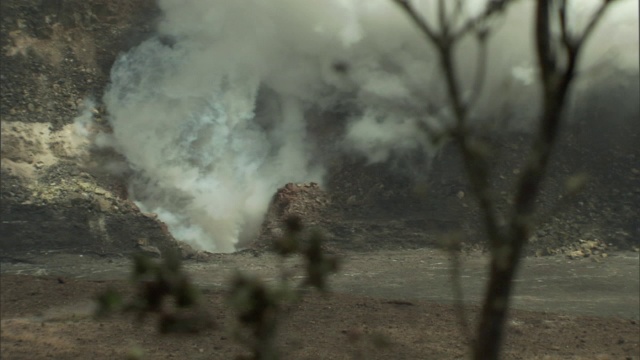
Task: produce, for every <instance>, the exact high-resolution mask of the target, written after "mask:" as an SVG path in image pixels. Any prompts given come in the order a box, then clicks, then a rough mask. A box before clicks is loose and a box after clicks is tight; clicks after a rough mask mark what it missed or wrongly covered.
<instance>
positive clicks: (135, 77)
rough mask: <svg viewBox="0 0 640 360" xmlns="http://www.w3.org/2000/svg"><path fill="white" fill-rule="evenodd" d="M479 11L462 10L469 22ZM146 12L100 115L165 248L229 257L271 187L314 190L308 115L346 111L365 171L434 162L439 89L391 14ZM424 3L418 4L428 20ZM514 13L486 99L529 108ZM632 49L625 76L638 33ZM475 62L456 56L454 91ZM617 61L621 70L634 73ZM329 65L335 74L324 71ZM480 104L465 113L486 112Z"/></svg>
mask: <svg viewBox="0 0 640 360" xmlns="http://www.w3.org/2000/svg"><path fill="white" fill-rule="evenodd" d="M485 2H486V1H483V0H478V1H469V4H471V6H469V7H468V10H469V13H473V12H474V11H477V10H478V9H480V8H481V7H482V6H483V4H484V3H485ZM159 3H160V7H161V8H162V10H163V12H164V18H163V20H162V21H161V23H160V25H159V28H158V36H157V37H155V38H152V39H150V40H147V41H145V42H144V43H142V44H140V45H139V46H137V47H136V48H134V49H132V50H130V51H129V52H128V53H126V54H124V55H122V56H121V57H120V58H119V60H118V61H117V62H116V64H115V65H114V67H113V69H112V84H111V86H110V88H109V89H108V91H107V93H106V95H105V97H104V102H105V105H106V106H107V109H108V112H109V114H110V123H111V125H112V127H113V141H114V143H115V148H116V149H117V150H118V151H119V152H120V153H121V154H123V155H124V156H125V157H126V158H127V160H128V162H129V164H130V166H131V168H132V170H133V171H134V173H135V176H134V177H133V179H132V184H131V188H132V196H133V197H134V198H135V199H136V200H137V201H138V202H139V203H140V204H141V206H142V207H143V208H144V209H145V210H147V211H151V212H155V213H157V214H158V216H159V217H160V219H161V220H162V221H164V222H166V223H167V225H168V226H169V228H170V230H171V231H172V233H173V234H174V236H175V237H176V238H178V239H180V240H183V241H186V242H188V243H190V244H192V245H194V246H196V247H198V248H200V249H205V250H209V251H215V252H230V251H234V250H235V249H236V248H237V247H238V244H242V243H243V242H245V241H248V240H250V239H251V238H252V237H254V236H255V234H256V231H257V230H258V228H259V226H260V223H261V221H262V218H263V215H264V213H265V211H266V209H267V206H268V203H269V200H270V198H271V196H272V194H273V192H274V191H275V189H277V187H279V186H281V185H283V184H284V183H287V182H299V181H317V182H321V181H322V177H323V170H322V168H321V167H320V166H318V165H317V164H315V162H311V160H312V159H313V154H314V148H313V146H312V145H311V143H310V142H309V141H308V137H307V131H306V129H307V125H308V120H307V117H308V116H307V114H308V112H309V111H311V110H313V111H318V110H322V109H331V108H332V107H334V106H337V105H338V104H344V103H348V104H349V106H350V107H351V109H352V113H351V114H352V115H351V116H350V117H349V118H348V119H345V121H348V125H347V127H346V133H345V137H344V139H343V141H342V143H343V144H344V147H345V149H351V150H353V151H357V152H360V153H363V154H365V155H367V156H369V158H370V160H371V161H385V160H386V159H388V158H389V154H390V152H391V151H396V150H399V151H402V150H415V149H426V150H428V151H433V149H432V148H431V147H430V144H429V143H428V141H427V139H425V138H424V136H423V135H421V134H420V131H419V124H420V122H421V121H425V117H424V114H425V111H427V110H428V111H429V113H430V114H431V115H432V116H431V118H429V121H431V122H434V121H435V123H438V122H439V121H441V120H442V119H444V118H446V111H445V110H446V109H445V108H444V107H443V106H442V103H443V102H442V99H443V95H442V94H443V91H442V87H441V83H440V82H441V80H440V76H439V73H438V70H437V66H436V62H435V58H434V56H433V54H432V51H431V49H430V48H429V46H428V45H427V44H426V42H425V40H424V38H423V37H422V36H421V34H420V33H419V32H418V31H417V30H416V29H415V28H414V26H413V25H412V24H411V22H410V21H408V19H407V18H406V16H405V15H404V14H403V13H402V12H401V11H400V10H399V9H398V8H397V7H396V6H395V5H394V4H393V2H392V1H389V0H367V1H357V0H325V1H317V2H314V1H299V0H273V1H268V2H267V1H260V0H244V1H237V0H160V1H159ZM431 3H433V1H423V2H422V3H421V4H419V5H420V6H421V8H423V9H425V11H426V12H427V13H428V12H429V6H430V4H431ZM522 3H523V4H522V5H518V6H517V7H515V8H514V9H513V11H512V12H511V15H509V17H507V18H506V19H505V20H503V24H502V26H501V30H500V32H498V34H497V35H496V37H495V39H494V40H493V41H492V43H491V49H490V50H491V53H492V55H491V57H490V59H489V63H488V64H489V66H488V70H489V75H490V76H489V78H488V81H487V84H486V85H487V86H486V89H485V90H486V93H487V94H488V97H487V99H489V98H492V97H495V95H496V93H504V92H505V86H506V85H505V84H506V83H509V84H511V85H510V86H512V89H511V90H509V93H519V94H520V96H521V98H520V99H519V100H520V101H522V102H525V103H530V102H532V100H531V99H530V98H529V96H533V95H532V94H534V93H535V90H531V88H532V87H535V85H531V81H530V80H527V79H531V78H532V77H535V75H532V73H531V71H532V70H530V68H531V67H532V66H533V65H534V63H535V62H534V59H533V57H532V56H531V41H530V35H531V34H530V28H531V26H530V20H529V18H530V17H531V4H530V3H529V2H527V1H523V2H522ZM629 3H631V7H635V8H636V10H634V12H633V13H634V14H636V17H635V18H633V17H631V18H630V19H631V20H629V18H626V20H625V24H629V23H633V22H634V21H635V24H636V26H637V2H635V1H629V2H627V3H626V4H627V5H628V4H629ZM628 8H629V6H627V10H626V11H624V12H623V13H624V14H628V11H629V9H628ZM624 14H623V15H624ZM632 25H633V24H632ZM610 30H612V31H614V33H616V34H620V31H623V30H620V29H619V28H617V30H616V29H614V28H612V29H610ZM616 31H617V32H616ZM625 31H628V30H625ZM624 36H626V37H625V39H626V38H628V37H629V36H633V35H629V34H627V33H625V35H624ZM635 46H636V50H635V52H634V53H635V54H636V55H635V56H636V58H635V59H636V60H635V66H636V67H637V34H636V43H635ZM474 51H475V49H474V47H473V46H472V44H469V45H468V46H465V47H463V49H462V50H461V57H460V59H462V60H461V61H460V62H459V66H460V67H461V68H464V69H466V70H465V72H464V75H465V77H464V79H463V80H464V81H467V80H468V79H470V77H471V75H472V74H473V69H474V67H475V61H476V60H475V57H474V55H473V54H474ZM592 52H594V53H597V54H603V53H604V52H603V51H601V49H600V48H598V49H593V50H592ZM597 54H596V55H597ZM629 57H630V55H629V54H627V53H625V54H624V59H625V60H624V61H620V64H623V65H624V64H627V65H628V64H633V61H630V60H629ZM631 57H632V56H631ZM631 60H633V59H631ZM337 63H340V64H347V72H346V73H344V74H343V73H341V72H339V71H335V64H337ZM627 65H624V66H627ZM621 66H622V65H621ZM504 69H514V70H513V72H514V76H511V72H510V71H504ZM523 79H524V80H523ZM514 88H515V90H514ZM500 97H503V98H504V97H505V94H502V95H500ZM487 99H485V100H487ZM516 100H517V99H516ZM259 101H262V102H263V106H262V107H263V108H262V109H258V108H257V104H258V102H259ZM488 103H489V104H490V105H487V106H485V108H481V109H479V110H478V111H479V113H478V114H481V113H482V112H484V113H485V114H488V113H490V112H491V111H492V107H495V104H492V103H491V102H490V101H489V102H488ZM437 104H440V106H441V107H440V108H438V106H437ZM530 115H531V112H528V113H526V114H523V115H522V117H523V118H527V117H528V116H530ZM434 119H435V120H434ZM436 125H437V124H436ZM429 149H431V150H429ZM312 163H313V164H314V165H313V166H312V165H311V164H312Z"/></svg>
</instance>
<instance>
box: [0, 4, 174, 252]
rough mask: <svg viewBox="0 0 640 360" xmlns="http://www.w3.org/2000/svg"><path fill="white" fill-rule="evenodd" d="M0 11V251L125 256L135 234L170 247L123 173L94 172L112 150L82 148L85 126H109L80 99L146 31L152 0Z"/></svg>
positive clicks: (92, 92)
mask: <svg viewBox="0 0 640 360" xmlns="http://www.w3.org/2000/svg"><path fill="white" fill-rule="evenodd" d="M0 9H1V11H0V13H2V20H1V22H0V30H1V32H2V37H0V45H1V47H2V52H0V63H1V64H2V67H3V69H2V74H1V77H2V78H1V79H0V87H1V95H0V115H1V116H2V132H1V136H2V147H1V156H2V166H1V170H0V176H1V183H0V196H1V205H0V209H1V212H2V222H1V229H0V233H1V234H2V236H0V252H1V253H2V254H4V255H7V254H11V253H14V252H21V253H22V252H25V251H32V252H39V251H69V252H92V253H98V254H126V253H128V252H132V251H138V250H139V246H138V245H137V244H139V243H140V241H143V242H144V243H145V246H148V247H149V248H156V249H158V251H165V250H167V249H170V248H176V247H177V244H176V242H175V240H174V239H173V237H172V236H171V234H170V233H169V232H168V231H167V228H166V226H164V225H163V224H161V223H160V222H158V221H157V220H156V219H154V218H152V217H149V216H145V214H142V213H141V212H140V210H139V209H138V207H137V206H136V205H135V204H134V203H133V202H132V201H131V200H130V199H128V197H127V186H126V176H123V173H122V172H121V173H120V174H117V175H116V174H115V173H106V172H104V171H103V172H100V171H96V170H97V168H98V166H97V165H98V163H99V162H100V163H103V160H105V158H108V159H109V160H108V161H109V162H111V163H117V162H118V160H119V159H118V156H117V155H115V154H108V153H104V152H103V153H98V152H96V151H94V149H92V148H91V147H90V146H89V136H91V134H92V133H95V132H96V131H97V130H101V131H104V130H108V126H107V125H106V121H105V118H104V116H105V114H104V112H103V110H102V108H101V106H100V105H99V103H98V104H95V105H93V104H92V102H91V101H90V100H89V99H91V98H93V99H95V100H97V99H99V98H100V97H101V95H102V91H103V89H104V88H105V86H106V85H107V81H108V79H109V70H110V68H111V65H112V63H113V61H114V59H115V58H116V56H117V55H118V53H119V52H121V51H124V50H126V49H128V48H129V47H131V46H133V45H135V43H136V42H137V41H139V40H141V39H142V38H144V36H145V34H149V32H150V31H151V29H152V27H153V22H154V14H155V15H157V13H158V11H157V8H156V6H155V3H154V2H153V1H147V0H138V1H75V0H65V1H35V0H32V1H3V2H2V3H0ZM134 34H135V35H134ZM83 112H84V113H89V114H91V117H93V120H94V121H93V122H92V124H88V123H86V122H82V121H81V120H82V119H81V118H79V117H80V116H81V115H82V113H83ZM79 120H80V121H79Z"/></svg>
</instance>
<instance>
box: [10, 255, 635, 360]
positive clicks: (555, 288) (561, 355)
mask: <svg viewBox="0 0 640 360" xmlns="http://www.w3.org/2000/svg"><path fill="white" fill-rule="evenodd" d="M626 254H629V253H626ZM623 255H624V254H622V255H620V256H615V255H612V257H611V258H609V259H607V261H606V262H595V261H592V260H588V259H585V260H583V261H578V262H576V261H572V260H567V259H566V258H565V257H556V258H554V260H553V261H551V260H550V259H552V257H544V258H540V259H528V260H527V261H526V262H525V264H524V268H525V269H526V271H527V273H532V274H531V278H529V277H526V276H522V277H521V279H522V281H521V282H522V283H535V281H534V280H531V279H532V278H537V279H538V280H539V282H540V283H542V284H547V287H545V286H542V285H540V283H539V284H538V285H536V286H537V287H536V289H534V290H535V291H534V292H538V293H539V294H538V295H539V296H541V297H545V296H546V297H547V298H548V299H547V300H548V302H549V303H558V301H557V300H558V299H565V298H566V299H567V303H566V304H562V303H560V305H556V307H559V308H553V307H552V308H551V310H552V311H525V310H514V311H512V313H511V317H510V318H509V320H508V329H507V334H508V335H507V340H506V344H505V347H504V357H503V358H505V359H640V344H639V340H640V337H639V336H638V335H640V325H639V323H638V316H637V314H634V311H635V308H634V303H635V304H636V305H635V306H637V302H638V299H637V297H638V294H637V292H638V291H637V289H636V288H637V285H638V284H637V281H636V279H635V277H634V275H633V269H634V268H635V269H637V255H636V254H631V255H630V256H626V255H624V256H623ZM418 256H420V257H421V258H422V259H424V260H425V261H423V262H422V264H423V265H420V264H421V263H420V262H419V261H417V257H418ZM625 256H626V257H625ZM343 257H345V258H347V260H345V261H347V263H345V264H344V266H343V270H342V271H341V272H340V273H339V274H337V275H335V280H334V281H333V282H332V283H331V288H332V289H333V290H334V291H332V292H331V293H330V294H329V295H328V296H322V295H318V294H311V295H309V296H307V297H306V298H305V299H304V300H303V302H302V303H301V304H299V305H293V306H290V307H288V308H286V310H285V314H286V315H285V316H284V319H283V320H282V324H281V328H280V331H279V333H278V343H279V347H280V350H281V352H282V355H283V358H285V359H460V358H465V357H466V355H467V353H466V349H467V348H466V347H465V345H464V339H463V338H462V336H461V335H460V331H459V325H458V321H457V320H456V313H455V311H454V309H453V307H452V306H451V305H450V304H448V303H447V302H446V301H444V300H445V299H446V297H447V296H449V298H451V296H450V295H448V293H449V291H448V290H447V289H446V286H447V284H446V280H447V278H446V274H440V273H439V272H438V271H439V270H438V269H443V267H442V260H443V259H444V258H443V257H442V256H438V255H437V254H435V253H434V252H432V251H429V250H423V251H407V252H403V253H400V252H384V251H381V252H378V253H367V254H350V255H349V254H347V255H346V256H345V255H343ZM349 258H350V260H349ZM65 259H66V260H65ZM273 259H274V258H273V257H270V255H268V254H266V255H262V256H258V257H255V256H253V255H252V254H248V253H245V254H234V255H216V257H214V258H212V259H210V260H209V261H207V262H187V263H185V268H186V270H187V271H188V272H189V273H190V274H192V276H193V278H194V281H195V282H196V284H198V285H200V286H201V287H202V288H203V292H204V298H205V303H206V305H207V308H209V309H211V311H212V313H213V318H214V319H215V322H216V327H215V328H214V329H213V330H208V331H206V332H204V333H199V334H195V335H160V334H159V333H158V331H157V330H156V328H155V323H154V322H153V319H148V320H147V321H145V322H144V323H143V324H142V325H140V324H137V323H136V322H135V321H134V319H133V318H132V317H125V316H116V317H113V318H110V319H106V320H95V319H94V318H92V313H93V310H94V303H93V302H92V299H93V298H94V296H95V294H97V293H99V292H101V291H103V290H105V289H107V288H109V287H112V288H116V289H118V290H119V291H121V292H122V293H130V292H131V289H130V284H129V282H128V281H127V280H126V277H127V275H128V271H129V268H130V265H129V260H127V259H126V258H117V259H108V258H91V257H89V256H84V257H82V258H79V257H78V255H64V254H58V255H56V256H55V257H51V258H49V260H48V261H49V264H48V265H47V263H46V262H47V261H46V259H45V258H42V257H40V258H35V257H32V258H30V260H29V261H30V263H14V264H11V263H6V262H5V263H3V269H2V270H3V275H2V277H1V281H2V284H1V285H2V287H1V292H0V293H1V297H0V305H1V315H2V335H1V349H2V352H1V357H2V359H45V358H54V359H86V358H93V359H114V358H126V356H130V355H131V354H134V353H136V352H141V353H142V354H144V357H143V358H144V359H230V358H233V357H234V356H235V355H238V354H241V353H242V348H241V347H240V346H239V345H238V343H237V342H235V340H234V338H233V336H232V335H231V334H232V329H233V328H234V320H233V319H234V317H233V313H232V311H230V309H229V307H228V304H226V303H225V289H226V286H225V279H227V280H228V276H229V274H230V273H231V271H232V269H233V268H234V267H237V266H244V268H245V270H246V271H249V272H253V273H259V274H261V275H263V277H264V278H265V279H266V280H267V281H270V280H272V277H273V275H275V274H276V270H275V269H276V265H275V262H274V261H273ZM473 259H477V257H476V256H474V257H469V258H468V259H467V260H466V262H467V263H469V264H468V265H467V266H466V267H465V270H464V271H463V278H464V277H465V276H466V275H465V274H469V273H474V272H475V273H477V269H478V268H479V267H480V266H482V262H481V261H480V260H473ZM397 260H404V262H400V261H397ZM72 261H74V263H73V264H75V266H73V264H72ZM565 261H571V264H573V265H567V264H566V263H565ZM412 263H414V264H416V266H411V265H410V264H412ZM424 263H431V265H424ZM554 263H557V264H558V265H557V266H563V267H564V268H565V269H568V272H569V273H570V272H574V271H576V272H578V273H579V274H580V276H581V279H582V280H576V279H572V278H571V277H570V276H568V275H567V274H563V273H559V272H557V271H556V270H557V269H553V266H554V265H553V264H554ZM392 264H396V265H395V266H394V265H392ZM289 265H290V266H293V267H294V268H295V264H289ZM380 268H383V269H385V271H384V274H380V273H379V272H376V271H377V270H376V269H378V270H379V269H380ZM412 268H413V269H414V271H413V274H410V271H408V270H410V269H412ZM590 268H592V269H595V270H594V272H592V273H591V274H589V273H588V272H585V269H590ZM366 269H368V271H369V275H371V276H365V275H366V274H365V273H364V271H365V270H366ZM535 269H550V270H549V273H553V272H554V271H556V272H555V274H556V275H554V276H553V277H552V276H547V275H549V274H545V273H544V270H535ZM401 272H402V273H403V274H404V275H402V274H401ZM445 272H446V271H445ZM20 274H22V275H20ZM35 274H42V275H43V276H37V275H35ZM358 274H360V275H358ZM616 274H617V276H616ZM354 277H359V278H360V280H359V281H357V282H354V281H355V280H357V279H355V278H354ZM598 277H603V278H604V280H606V281H608V282H610V283H611V284H612V286H614V287H615V288H616V290H609V291H608V292H607V291H606V289H605V291H604V292H603V291H602V290H603V289H599V287H601V285H598V281H600V280H598ZM400 278H404V279H405V280H406V281H405V282H404V283H402V282H401V281H400V280H399V279H400ZM414 278H415V279H417V278H421V279H423V280H422V281H421V282H422V287H423V288H426V289H431V290H430V294H431V295H433V296H436V295H438V294H440V295H441V298H440V299H438V300H435V301H434V300H428V299H425V298H420V297H419V296H417V295H415V294H413V295H412V293H411V291H412V289H413V291H420V290H421V289H418V290H416V289H417V288H418V287H419V285H415V284H414V285H411V284H413V283H412V280H413V279H414ZM474 278H477V279H478V283H481V281H482V279H483V278H482V277H481V276H478V275H475V276H474ZM560 278H563V279H565V280H561V279H560ZM554 279H555V280H554ZM559 279H560V280H559ZM607 279H609V280H607ZM601 280H602V279H601ZM553 281H556V282H553ZM574 282H577V283H575V284H573V283H574ZM356 283H360V287H357V286H355V285H354V284H356ZM625 283H626V284H628V286H627V287H626V288H625V287H624V286H622V284H625ZM572 284H573V285H572ZM519 286H520V288H526V286H524V285H519ZM473 287H474V286H473V283H465V288H469V289H473ZM572 287H573V288H572ZM376 289H377V290H376ZM581 289H582V290H581ZM467 295H469V299H470V300H474V298H475V297H477V296H476V295H473V291H469V293H468V294H467ZM571 295H574V296H580V295H581V296H582V297H584V301H583V304H576V303H574V304H572V303H571V301H572V300H571ZM531 297H532V296H530V295H527V294H526V291H525V290H524V289H521V291H517V293H516V297H515V298H516V300H517V299H518V298H520V300H521V301H520V302H519V303H518V301H516V307H518V308H519V309H523V308H524V309H536V306H535V301H532V300H531ZM625 297H630V298H631V300H630V302H629V303H628V304H626V305H625V304H624V302H622V304H621V303H620V301H618V302H616V299H625ZM523 299H524V300H523ZM527 299H529V302H527ZM607 299H609V300H607ZM634 299H635V300H634ZM573 301H575V299H574V300H573ZM589 301H592V302H594V303H600V304H601V305H604V307H603V308H605V309H606V308H607V307H608V306H607V304H608V302H609V303H610V307H611V308H618V309H623V310H624V309H626V312H625V311H621V312H619V314H621V315H618V316H615V315H611V314H610V313H607V311H606V310H604V311H603V310H597V309H596V310H595V311H594V312H593V313H594V314H598V315H602V316H585V315H576V314H579V313H581V312H582V313H584V311H582V310H584V309H586V308H590V306H589V304H587V303H588V302H589ZM449 303H450V302H449ZM470 303H473V302H472V301H470ZM475 303H477V302H475ZM475 303H474V304H475ZM532 304H533V305H532ZM581 308H582V310H581ZM538 309H539V307H538ZM477 311H478V307H477V306H475V305H469V306H468V316H469V317H470V318H471V319H473V318H474V316H475V315H476V314H477ZM587 313H589V312H587Z"/></svg>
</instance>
